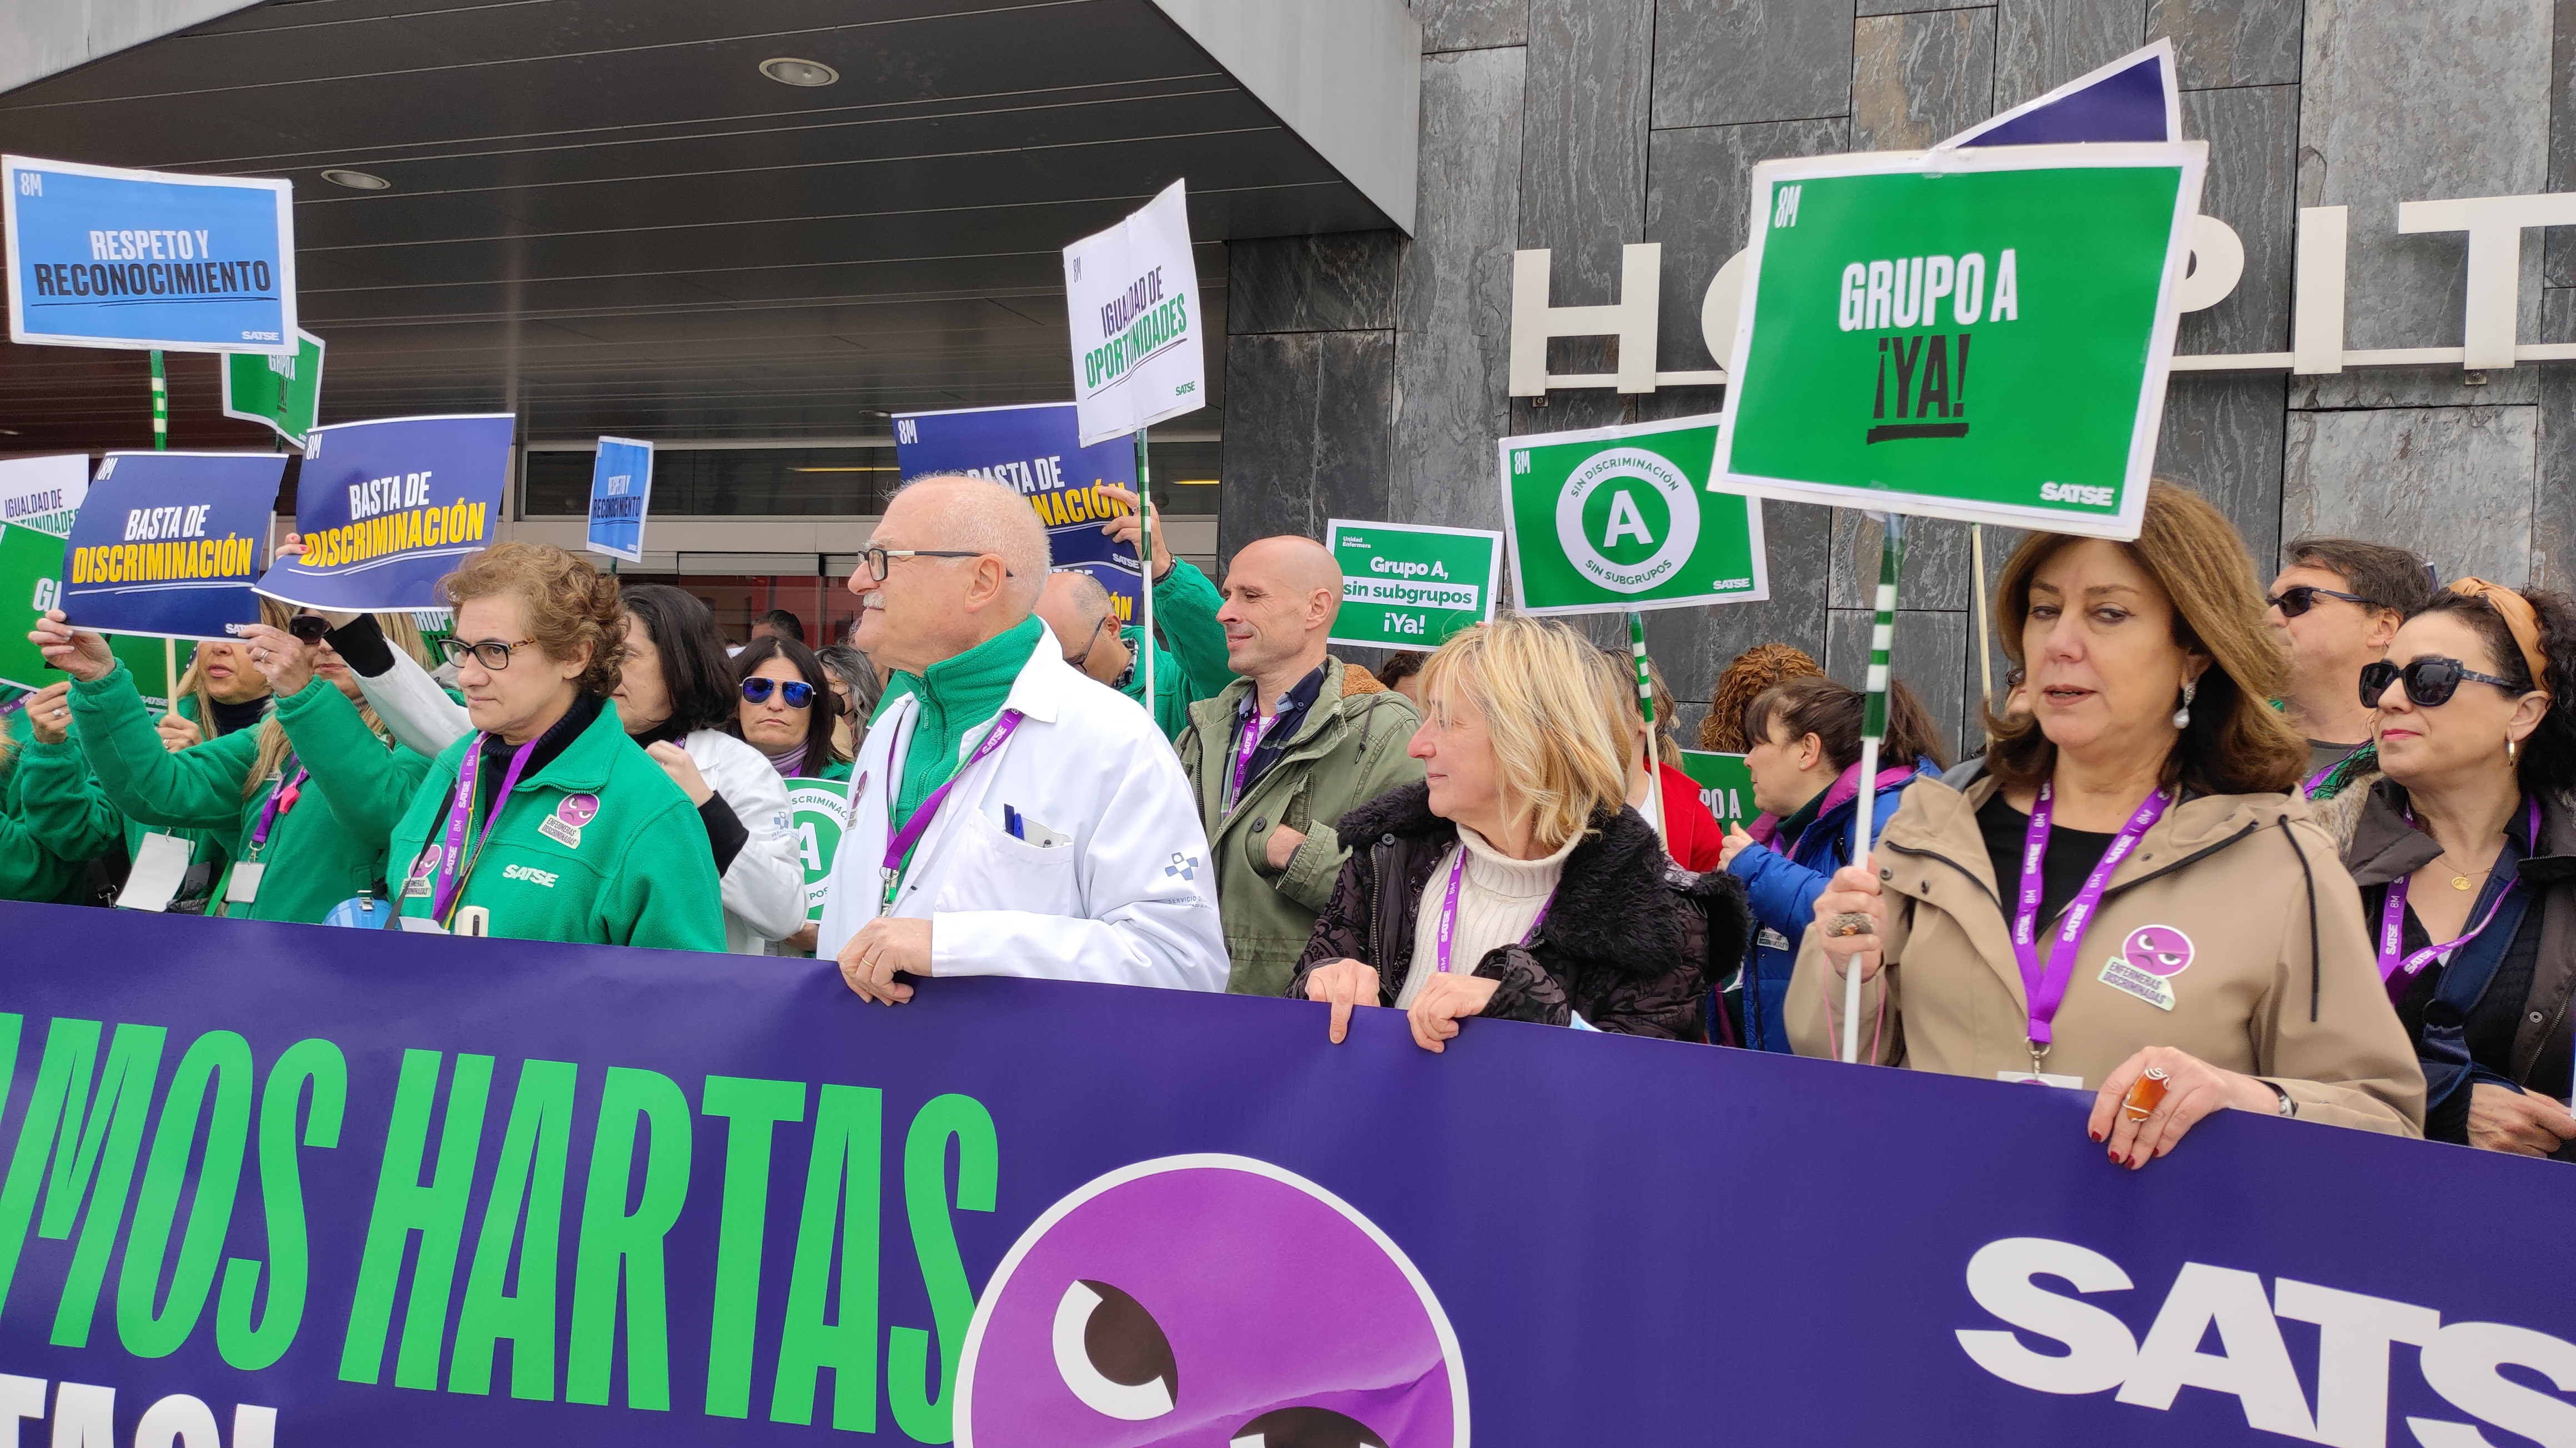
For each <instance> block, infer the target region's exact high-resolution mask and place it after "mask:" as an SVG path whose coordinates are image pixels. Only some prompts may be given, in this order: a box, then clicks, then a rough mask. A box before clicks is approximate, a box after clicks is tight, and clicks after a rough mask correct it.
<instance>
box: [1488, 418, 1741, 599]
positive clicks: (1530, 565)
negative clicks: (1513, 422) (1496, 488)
mask: <svg viewBox="0 0 2576 1448" xmlns="http://www.w3.org/2000/svg"><path fill="white" fill-rule="evenodd" d="M1717 435H1718V419H1716V418H1714V417H1685V418H1678V419H1676V420H1674V421H1671V422H1657V423H1647V424H1643V425H1640V426H1636V427H1604V428H1595V429H1592V430H1590V431H1587V432H1554V433H1539V434H1535V435H1532V436H1528V437H1507V438H1504V439H1503V440H1502V441H1501V443H1500V445H1499V446H1500V449H1501V455H1502V472H1503V514H1504V518H1505V520H1506V521H1507V522H1508V524H1509V525H1510V529H1511V552H1512V584H1513V587H1514V589H1515V590H1516V591H1517V592H1518V594H1519V598H1520V608H1521V611H1522V612H1524V613H1540V614H1544V613H1625V612H1628V611H1631V610H1637V609H1649V608H1682V607H1686V606H1688V605H1691V604H1702V603H1755V602H1759V601H1760V600H1762V599H1766V598H1769V597H1770V596H1771V575H1770V567H1769V564H1768V563H1767V562H1766V561H1765V559H1764V557H1763V548H1762V509H1761V505H1760V504H1758V503H1756V502H1754V501H1753V500H1752V499H1750V498H1745V497H1740V496H1738V495H1736V494H1733V493H1721V492H1709V491H1704V488H1705V485H1706V484H1707V482H1708V479H1709V469H1710V466H1711V465H1712V462H1713V460H1714V457H1715V454H1716V448H1717Z"/></svg>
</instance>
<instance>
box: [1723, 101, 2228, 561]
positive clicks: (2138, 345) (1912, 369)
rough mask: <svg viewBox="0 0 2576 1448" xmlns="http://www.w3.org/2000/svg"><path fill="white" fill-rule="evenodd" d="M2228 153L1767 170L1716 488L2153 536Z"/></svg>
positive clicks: (1757, 203) (1881, 162) (1823, 162)
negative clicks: (2196, 226)
mask: <svg viewBox="0 0 2576 1448" xmlns="http://www.w3.org/2000/svg"><path fill="white" fill-rule="evenodd" d="M2207 156H2208V147H2207V146H2206V144H2205V143H2203V142H2199V141H2181V142H2171V143H2161V142H2160V143H2140V144H2120V145H2091V146H1998V147H1994V148H1991V149H1971V150H1954V151H1936V152H1930V153H1914V152H1907V153H1900V154H1889V155H1861V156H1833V157H1819V158H1812V159H1804V160H1785V161H1766V162H1763V163H1762V164H1760V165H1758V166H1756V167H1754V168H1753V202H1754V209H1753V227H1752V237H1753V241H1752V245H1751V247H1750V248H1749V255H1748V257H1747V266H1748V280H1747V282H1746V286H1745V295H1744V306H1743V310H1742V312H1741V314H1740V315H1739V317H1738V319H1737V322H1736V334H1735V346H1734V352H1733V355H1732V356H1731V358H1730V359H1729V361H1728V366H1727V376H1729V377H1730V378H1734V379H1736V381H1735V383H1734V385H1733V386H1730V387H1729V388H1728V389H1727V397H1726V413H1725V418H1726V424H1727V430H1726V434H1725V440H1724V444H1723V446H1722V447H1721V448H1720V450H1719V454H1718V467H1717V475H1718V476H1717V479H1716V480H1715V481H1713V482H1712V483H1711V486H1712V487H1716V486H1725V487H1728V488H1732V489H1741V490H1744V491H1747V492H1753V493H1759V494H1763V495H1767V496H1772V497H1780V498H1789V499H1794V500H1797V501H1802V502H1811V503H1833V504H1841V505H1843V506H1847V507H1855V508H1865V509H1870V510H1873V511H1878V512H1898V513H1910V514H1928V515H1931V516H1934V517H1942V518H1959V519H1965V520H1967V521H1969V522H1985V523H2001V524H2006V525H2010V526H2014V527H2021V528H2043V529H2050V530H2054V531H2059V532H2068V533H2085V534H2092V535H2097V536H2102V537H2116V538H2134V537H2136V536H2137V534H2138V528H2139V520H2140V518H2141V516H2142V512H2141V510H2142V509H2143V508H2144V507H2145V505H2146V485H2147V477H2148V473H2149V471H2150V470H2151V469H2152V467H2153V466H2154V462H2155V452H2156V431H2157V426H2158V423H2159V422H2160V421H2161V419H2162V415H2163V409H2164V393H2165V373H2166V369H2167V366H2168V364H2169V363H2170V361H2171V358H2172V353H2173V334H2174V321H2175V315H2176V313H2175V305H2176V303H2175V298H2176V296H2177V294H2178V292H2179V290H2180V288H2181V285H2182V279H2183V272H2184V269H2185V264H2186V262H2187V260H2188V258H2189V255H2190V241H2189V238H2190V231H2191V219H2192V215H2193V213H2194V212H2196V211H2198V210H2199V207H2200V186H2201V176H2202V172H2203V169H2204V167H2205V164H2206V161H2207Z"/></svg>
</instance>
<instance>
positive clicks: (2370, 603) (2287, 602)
mask: <svg viewBox="0 0 2576 1448" xmlns="http://www.w3.org/2000/svg"><path fill="white" fill-rule="evenodd" d="M2320 598H2340V599H2342V600H2343V601H2344V602H2346V603H2357V604H2360V605H2361V606H2362V607H2364V608H2378V607H2379V606H2380V604H2379V602H2378V601H2377V600H2376V599H2369V598H2364V597H2362V596H2361V595H2360V594H2358V593H2345V592H2344V591H2342V590H2341V589H2335V588H2319V587H2317V586H2316V585H2315V584H2313V583H2302V584H2300V585H2298V586H2297V587H2295V588H2284V589H2282V590H2281V591H2280V592H2279V593H2277V594H2274V595H2272V596H2271V597H2269V598H2266V599H2264V600H2263V601H2264V602H2265V603H2268V604H2270V605H2271V606H2272V607H2274V608H2277V609H2279V610H2280V611H2281V617H2283V618H2297V617H2298V616H2299V615H2300V614H2303V613H2306V612H2307V611H2308V610H2309V609H2312V608H2314V607H2316V606H2317V600H2318V599H2320Z"/></svg>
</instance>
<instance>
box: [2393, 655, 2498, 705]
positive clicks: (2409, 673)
mask: <svg viewBox="0 0 2576 1448" xmlns="http://www.w3.org/2000/svg"><path fill="white" fill-rule="evenodd" d="M2401 679H2402V680H2404V681H2405V683H2406V697H2407V699H2408V701H2410V702H2411V703H2413V704H2414V705H2415V707H2416V708H2418V709H2432V708H2437V707H2439V706H2441V705H2444V704H2447V703H2449V702H2451V696H2452V695H2453V694H2456V693H2458V692H2460V685H2462V684H2464V683H2470V684H2493V685H2495V686H2496V687H2497V688H2499V689H2502V690H2504V691H2505V692H2506V693H2508V694H2519V693H2521V692H2522V689H2521V688H2520V687H2519V686H2518V685H2516V684H2515V683H2514V681H2513V680H2511V679H2499V678H2497V677H2496V676H2495V675H2493V674H2481V673H2479V672H2478V671H2477V670H2475V669H2472V668H2470V667H2469V666H2468V665H2466V664H2463V663H2461V662H2460V661H2459V660H2458V659H2439V658H2423V659H2417V660H2416V661H2415V662H2413V663H2411V664H2407V665H2405V666H2403V667H2400V666H2399V665H2396V664H2392V663H2390V662H2388V661H2387V660H2386V659H2381V660H2379V661H2378V662H2377V663H2371V664H2364V665H2362V666H2361V702H2362V706H2363V707H2364V708H2369V709H2376V708H2378V707H2379V700H2380V697H2381V696H2382V695H2384V694H2386V693H2387V692H2388V686H2389V685H2391V684H2394V683H2396V682H2398V681H2399V680H2401Z"/></svg>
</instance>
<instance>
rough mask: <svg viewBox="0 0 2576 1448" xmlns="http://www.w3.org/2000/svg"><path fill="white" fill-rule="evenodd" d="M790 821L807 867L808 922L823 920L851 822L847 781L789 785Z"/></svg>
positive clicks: (790, 782) (803, 781)
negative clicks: (834, 866)
mask: <svg viewBox="0 0 2576 1448" xmlns="http://www.w3.org/2000/svg"><path fill="white" fill-rule="evenodd" d="M787 817H788V819H789V820H790V821H792V822H793V823H794V824H795V826H796V851H797V855H798V858H799V859H801V860H802V861H803V862H804V865H805V919H806V921H807V922H808V923H811V922H814V921H818V920H821V919H822V918H823V896H824V894H825V893H826V892H828V891H829V890H830V889H831V885H832V856H833V855H834V854H836V853H838V852H839V850H840V848H841V830H842V827H843V826H845V825H847V824H848V823H849V819H850V782H849V781H848V780H846V779H791V780H788V781H787Z"/></svg>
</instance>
